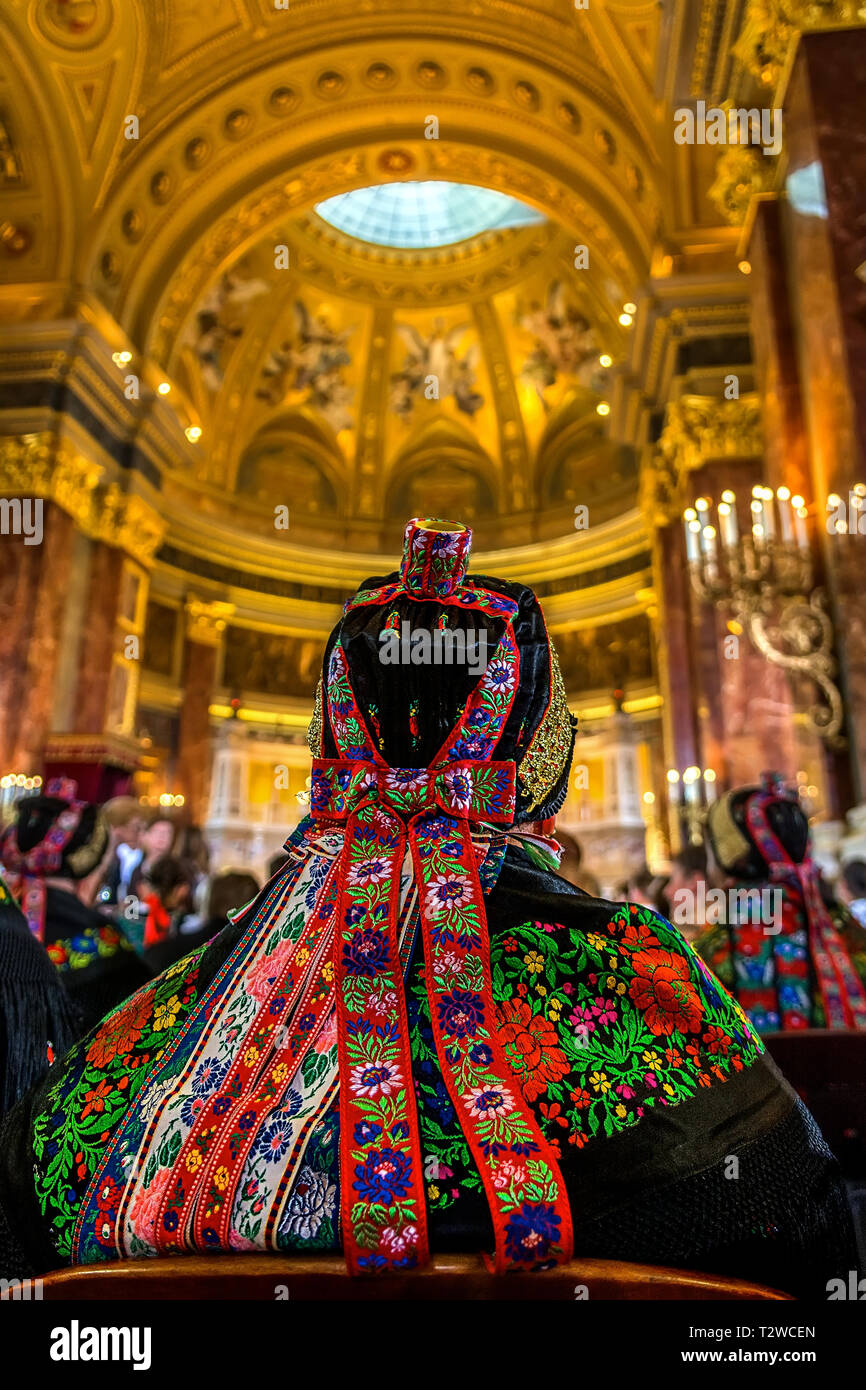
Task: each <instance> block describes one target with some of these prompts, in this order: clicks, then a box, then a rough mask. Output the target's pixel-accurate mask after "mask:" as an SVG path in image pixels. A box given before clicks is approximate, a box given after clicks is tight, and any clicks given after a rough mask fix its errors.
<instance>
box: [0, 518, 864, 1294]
mask: <svg viewBox="0 0 866 1390" xmlns="http://www.w3.org/2000/svg"><path fill="white" fill-rule="evenodd" d="M470 539H471V533H470V532H469V531H468V530H467V529H466V528H464V527H461V526H457V525H448V524H446V523H440V522H431V521H425V522H418V521H415V522H410V523H409V525H408V527H407V530H406V536H405V542H404V555H403V562H402V565H401V569H400V571H399V572H398V573H395V574H392V575H388V576H385V577H384V578H382V579H374V580H370V581H368V582H367V583H366V584H365V585H364V586H363V587H362V589H361V590H360V591H359V592H358V593H357V594H356V595H355V596H354V598H352V599H351V600H350V601H349V602H348V603H347V605H346V608H345V611H344V615H343V618H342V620H341V622H340V623H339V624H338V626H337V628H336V629H335V631H334V633H333V634H332V636H331V638H330V640H329V642H328V646H327V648H326V652H325V659H324V666H323V678H322V681H321V683H320V687H319V694H318V697H317V704H316V711H315V714H314V719H313V724H312V725H311V730H310V743H311V748H312V751H313V754H314V759H313V768H312V778H311V793H310V815H309V816H308V817H307V818H306V819H305V820H304V821H303V822H302V824H301V825H300V826H299V828H298V830H297V831H296V833H295V834H294V835H293V836H292V837H291V839H290V840H289V841H288V843H287V846H286V848H287V850H288V853H289V858H288V861H287V863H286V865H285V866H284V868H283V869H281V870H280V872H279V873H278V874H277V875H276V877H275V878H274V879H273V880H272V881H271V883H270V884H268V885H267V887H266V888H265V889H264V890H263V891H262V893H261V894H260V895H259V897H258V898H257V899H256V900H255V901H254V902H253V903H252V904H250V905H249V906H248V907H247V908H246V909H244V910H243V911H242V912H241V913H240V914H238V915H237V916H236V917H235V920H234V921H233V922H231V923H230V924H229V926H227V927H226V928H225V930H224V931H223V932H222V933H220V935H219V937H217V938H216V940H215V941H214V942H212V943H210V944H209V945H207V946H205V947H203V948H202V949H200V950H198V951H196V952H194V953H193V954H192V955H191V956H189V957H187V958H186V959H184V960H183V961H181V962H179V963H178V964H177V965H175V966H173V967H172V968H171V969H170V970H169V971H167V972H166V974H165V975H163V976H161V977H160V978H159V979H157V980H156V981H154V982H153V983H152V984H151V985H149V986H148V987H146V988H145V989H143V990H141V991H139V993H138V994H137V995H135V996H134V997H133V999H132V1000H130V1001H129V1002H128V1003H127V1004H126V1005H124V1006H122V1007H121V1008H120V1009H119V1010H117V1011H116V1012H115V1013H114V1014H112V1015H110V1016H109V1017H108V1018H107V1019H106V1020H105V1021H104V1023H103V1024H102V1025H101V1027H100V1028H97V1029H96V1030H95V1031H94V1032H93V1033H91V1035H90V1036H89V1037H88V1038H87V1039H85V1040H84V1042H82V1043H81V1044H79V1045H78V1046H77V1047H75V1048H73V1050H72V1051H71V1052H70V1053H69V1054H68V1056H67V1057H66V1058H65V1059H64V1060H63V1062H62V1063H59V1064H58V1065H57V1066H56V1067H55V1068H54V1069H53V1072H52V1074H51V1075H49V1077H48V1079H47V1080H46V1082H45V1083H43V1085H42V1087H41V1088H40V1089H38V1090H37V1091H35V1092H34V1093H33V1094H32V1095H31V1096H30V1097H28V1098H27V1101H26V1102H24V1103H23V1104H22V1105H20V1106H18V1107H17V1108H16V1110H15V1111H13V1112H12V1114H11V1115H10V1116H9V1117H8V1120H7V1122H6V1125H5V1127H4V1129H3V1131H2V1132H0V1208H2V1213H3V1216H2V1220H0V1252H2V1249H3V1242H4V1241H5V1247H6V1251H7V1254H6V1256H5V1260H6V1264H7V1266H8V1270H7V1269H3V1270H2V1271H0V1272H2V1273H4V1274H6V1273H7V1272H12V1273H14V1272H16V1270H15V1269H12V1266H13V1265H16V1266H17V1267H18V1269H19V1270H24V1269H25V1268H30V1269H34V1270H35V1269H40V1268H42V1269H44V1268H48V1267H49V1266H51V1265H56V1264H58V1263H62V1262H64V1261H67V1262H77V1263H86V1262H93V1261H99V1260H111V1259H117V1258H119V1257H124V1256H159V1255H160V1254H163V1253H175V1252H184V1251H251V1252H252V1251H261V1250H282V1251H303V1250H306V1251H310V1250H337V1249H341V1248H342V1249H343V1250H344V1252H345V1256H346V1260H347V1264H348V1267H349V1269H350V1271H351V1272H352V1273H354V1274H356V1275H359V1276H363V1277H376V1276H381V1275H384V1274H387V1273H388V1272H391V1271H395V1270H396V1271H403V1270H412V1269H418V1268H421V1267H423V1265H424V1264H425V1262H426V1261H427V1260H428V1259H429V1256H430V1253H431V1252H432V1251H437V1250H455V1249H463V1250H466V1249H469V1250H471V1249H477V1250H480V1251H482V1252H484V1254H485V1257H486V1258H487V1260H488V1264H489V1267H490V1268H492V1269H493V1270H495V1271H496V1272H498V1273H501V1274H504V1275H507V1274H508V1273H509V1272H510V1271H531V1272H532V1273H533V1274H534V1275H536V1277H538V1278H543V1277H544V1271H545V1270H546V1269H548V1268H550V1267H552V1266H553V1265H555V1264H557V1263H559V1262H563V1261H567V1260H568V1259H570V1258H571V1256H572V1253H573V1252H575V1251H576V1252H578V1253H585V1254H587V1255H589V1254H592V1255H608V1256H611V1257H619V1258H626V1259H628V1258H631V1259H643V1260H647V1261H654V1262H656V1263H668V1264H671V1263H674V1264H675V1263H680V1264H686V1265H692V1266H694V1267H703V1268H708V1269H710V1268H718V1269H733V1272H743V1270H744V1269H745V1270H746V1272H748V1273H749V1274H750V1275H751V1276H752V1277H761V1275H762V1274H763V1275H765V1276H766V1277H767V1278H768V1280H769V1282H776V1283H780V1282H784V1281H785V1280H787V1281H788V1283H789V1284H791V1283H798V1282H802V1283H806V1282H807V1281H808V1280H809V1278H810V1277H812V1276H813V1275H814V1274H815V1271H816V1270H820V1269H822V1268H824V1267H825V1266H829V1265H833V1266H834V1267H835V1263H836V1260H837V1258H838V1259H843V1258H848V1255H847V1246H846V1241H847V1226H846V1218H845V1213H844V1202H843V1198H842V1194H841V1188H840V1186H839V1184H838V1180H837V1179H836V1177H835V1167H834V1161H833V1159H832V1156H831V1155H830V1154H829V1152H828V1150H827V1149H826V1146H825V1145H824V1144H823V1141H822V1140H821V1138H820V1135H819V1134H817V1132H816V1131H815V1129H814V1125H813V1124H812V1122H811V1119H810V1117H809V1116H808V1113H807V1112H806V1111H805V1110H804V1109H803V1107H802V1106H801V1105H800V1103H799V1102H798V1101H797V1099H796V1097H795V1096H794V1095H793V1094H792V1092H791V1091H790V1089H789V1088H788V1087H787V1086H786V1084H785V1083H784V1082H783V1081H782V1079H781V1078H780V1077H779V1074H778V1072H777V1071H776V1069H775V1068H774V1066H773V1064H772V1062H771V1061H770V1060H769V1059H768V1058H767V1057H766V1056H765V1054H764V1052H763V1047H762V1044H761V1042H760V1040H759V1038H758V1037H757V1036H756V1035H755V1034H754V1033H753V1032H752V1030H751V1029H750V1027H749V1025H748V1023H747V1021H746V1019H745V1017H744V1015H743V1013H742V1012H741V1010H740V1008H739V1007H738V1005H737V1004H736V1003H735V1001H734V1000H733V999H732V998H731V997H730V995H728V993H727V992H726V991H725V990H724V989H723V988H722V987H721V986H720V985H719V984H718V982H717V981H715V980H714V978H713V977H712V976H711V975H710V974H709V972H708V971H707V970H706V968H705V967H704V966H703V964H702V963H701V962H700V960H699V959H698V958H697V957H696V956H695V954H694V953H693V952H692V951H691V950H690V949H689V948H688V946H686V944H685V943H684V941H683V940H682V938H681V937H680V936H679V934H678V933H677V932H676V930H675V929H674V928H673V927H671V926H670V925H669V924H668V923H667V922H665V921H664V920H663V919H662V918H660V917H658V916H657V915H656V914H654V913H653V912H651V911H649V910H648V909H644V908H637V907H634V906H631V907H630V906H628V905H623V904H619V905H614V904H610V903H604V902H599V901H596V900H594V899H590V898H588V897H586V896H585V895H584V894H582V893H580V892H579V891H578V890H575V889H573V888H571V886H570V885H569V884H567V883H566V882H565V881H564V880H562V879H560V878H559V877H558V875H557V874H556V872H555V869H556V865H557V863H558V847H557V846H556V844H555V841H553V840H551V839H550V838H549V836H548V835H547V834H546V833H545V832H546V831H547V830H548V829H549V824H550V820H551V818H552V816H553V815H554V814H555V812H556V811H557V810H558V809H559V807H560V806H561V804H562V802H563V800H564V798H565V795H566V791H567V786H568V775H569V767H570V762H571V756H572V751H573V744H574V737H575V727H574V720H573V718H572V716H571V714H570V713H569V710H568V704H567V701H566V698H565V691H564V688H563V685H562V677H561V675H560V673H559V667H558V664H557V661H556V654H555V651H554V649H553V647H552V645H551V643H550V641H549V637H548V634H547V629H546V626H545V623H544V618H543V615H542V613H541V609H540V607H539V605H538V602H537V599H536V598H535V595H534V594H532V592H531V591H530V590H528V589H525V588H523V587H522V586H519V585H516V584H510V583H506V582H503V581H499V580H495V579H490V578H487V577H482V576H473V575H470V574H468V573H467V561H468V556H469V547H470ZM395 634H398V635H399V641H398V643H397V645H398V646H399V647H400V648H401V650H402V654H403V657H404V659H403V661H402V662H400V663H399V664H393V663H392V662H390V661H388V660H383V659H382V654H383V652H384V650H385V648H386V646H388V645H390V646H391V647H392V650H393V644H392V643H391V638H393V637H394V635H395ZM407 635H408V640H407ZM434 637H435V638H436V639H437V643H438V646H437V643H434V642H433V641H432V640H431V639H432V638H434ZM437 650H439V652H440V654H442V653H445V656H444V659H443V660H442V661H438V662H437V661H435V658H434V661H433V663H432V664H431V662H430V660H429V654H430V652H431V651H432V652H434V653H435V652H436V651H437ZM449 651H450V653H451V660H450V661H449V659H448V656H447V653H448V652H449ZM470 651H472V652H474V653H476V654H477V653H478V652H483V653H484V654H485V660H484V662H483V669H482V670H480V671H479V669H478V668H477V667H476V668H475V669H473V666H472V664H470V663H469V662H468V661H466V660H462V661H461V660H460V659H457V660H454V655H455V653H456V654H458V658H459V653H461V652H462V653H464V655H465V654H467V653H469V652H470ZM545 822H547V823H548V824H545ZM741 1150H742V1151H743V1152H746V1151H748V1153H749V1158H750V1166H749V1174H748V1175H747V1177H746V1178H744V1180H742V1181H741V1182H740V1183H738V1184H734V1185H731V1184H726V1183H725V1182H724V1162H725V1158H726V1156H727V1155H730V1154H731V1153H735V1152H739V1151H741ZM732 1186H733V1187H736V1188H737V1192H736V1193H733V1194H732V1193H731V1191H730V1189H731V1187H732ZM744 1260H747V1261H748V1263H747V1264H745V1265H744V1264H743V1261H744ZM846 1267H847V1266H846Z"/></svg>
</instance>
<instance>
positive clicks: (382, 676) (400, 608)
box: [322, 574, 574, 823]
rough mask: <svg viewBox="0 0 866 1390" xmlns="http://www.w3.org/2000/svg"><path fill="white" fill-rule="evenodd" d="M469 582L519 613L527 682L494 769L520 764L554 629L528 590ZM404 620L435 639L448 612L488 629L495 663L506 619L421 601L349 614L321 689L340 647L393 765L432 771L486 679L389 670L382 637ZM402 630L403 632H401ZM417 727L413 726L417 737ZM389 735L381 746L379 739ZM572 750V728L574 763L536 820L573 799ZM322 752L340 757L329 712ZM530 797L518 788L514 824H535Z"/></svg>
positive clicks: (410, 668)
mask: <svg viewBox="0 0 866 1390" xmlns="http://www.w3.org/2000/svg"><path fill="white" fill-rule="evenodd" d="M397 577H398V576H397V574H390V575H386V576H384V577H377V578H371V579H367V580H365V581H364V583H363V584H362V585H361V586H360V587H361V589H362V590H367V589H378V588H381V587H383V586H384V585H386V584H390V583H393V582H394V580H395V579H397ZM466 583H467V584H475V585H478V586H480V587H481V588H484V589H488V590H490V591H492V592H494V593H497V594H502V595H504V596H505V597H506V598H509V599H511V600H512V601H513V602H515V603H516V604H517V606H518V611H517V614H516V615H515V618H514V635H515V638H516V641H517V646H518V650H519V653H520V678H519V684H518V689H517V692H516V695H515V698H514V703H513V705H512V708H511V712H510V714H509V716H508V719H507V721H506V724H505V728H504V729H503V731H502V735H501V737H500V739H499V742H498V744H497V746H496V748H495V749H494V750H493V753H492V754H491V758H492V759H493V760H495V761H500V760H501V761H511V760H513V761H515V762H517V763H518V764H519V762H520V758H521V756H522V754H523V753H524V752H525V751H526V749H527V747H528V746H529V743H530V742H531V740H532V737H533V735H534V733H535V732H536V730H537V728H538V726H539V724H540V723H541V720H542V718H543V716H544V714H545V711H546V709H547V706H548V702H549V700H550V695H551V690H550V654H549V645H548V636H547V629H546V626H545V622H544V616H543V614H542V611H541V608H540V606H539V603H538V600H537V598H536V597H535V594H534V593H533V592H532V590H531V589H528V588H526V587H525V585H522V584H510V583H508V582H507V581H505V580H502V579H492V578H490V577H489V576H487V575H478V574H474V575H469V576H467V579H466ZM395 612H396V614H397V615H398V619H399V622H400V624H402V623H403V622H404V621H405V622H407V623H408V624H409V628H410V632H416V631H421V630H423V631H426V632H430V633H432V632H433V631H435V629H436V627H437V624H438V620H439V617H440V614H442V613H445V614H447V618H448V625H449V626H450V627H451V628H452V630H455V629H457V628H460V629H462V630H463V631H464V632H466V631H467V630H473V631H475V632H477V633H481V632H482V631H483V632H484V633H485V635H486V637H487V645H486V652H487V657H488V660H490V661H492V660H493V658H494V656H495V651H496V646H497V644H498V642H499V639H500V637H501V636H502V633H503V631H504V630H505V625H506V623H505V619H504V618H502V617H495V616H490V615H488V614H485V613H481V612H479V611H478V610H477V609H474V608H465V609H463V608H460V607H459V606H457V605H454V604H445V603H439V602H437V601H436V600H435V599H427V598H425V599H423V600H418V599H414V598H412V597H411V596H410V595H408V594H399V595H398V596H397V597H396V598H395V599H393V600H392V601H390V602H389V603H386V604H378V605H372V604H369V605H364V606H363V607H360V608H355V609H353V610H352V611H351V612H350V613H349V614H347V615H346V616H345V617H344V618H343V619H342V620H341V622H340V623H338V625H337V627H336V628H335V629H334V631H333V632H332V634H331V636H330V638H329V640H328V645H327V648H326V650H325V660H324V676H323V683H324V687H325V690H327V681H328V674H327V673H328V664H329V661H330V657H331V653H332V651H333V649H334V646H335V644H336V642H337V641H338V640H339V641H341V643H342V647H343V651H344V652H345V654H346V659H347V661H348V665H349V675H350V679H351V682H352V688H353V690H354V692H355V695H356V697H357V700H358V704H359V706H360V708H361V711H362V713H363V714H364V716H365V718H366V723H367V728H368V732H369V733H370V736H371V738H372V739H373V741H374V743H375V744H376V746H377V747H380V751H381V753H382V756H383V757H384V758H385V761H386V762H388V763H389V764H390V765H391V766H392V767H427V766H429V764H430V762H431V761H432V760H433V758H434V757H435V756H436V754H437V753H438V751H439V749H440V748H441V746H442V744H443V743H444V742H445V740H446V738H447V737H448V735H449V734H450V733H451V730H452V729H453V728H454V725H455V724H456V722H457V720H458V718H459V716H460V713H461V711H462V709H463V707H464V705H465V703H466V701H467V699H468V697H469V695H470V694H471V692H472V690H473V689H474V687H475V686H476V685H477V683H478V681H479V679H480V672H479V671H478V670H477V669H476V670H475V671H474V672H473V670H472V669H471V665H470V664H468V663H467V664H466V665H462V664H454V665H445V664H442V665H429V664H424V665H412V664H404V663H401V664H399V665H390V664H387V663H384V662H382V661H381V660H380V655H381V650H382V648H381V644H380V641H379V635H380V633H381V632H382V631H383V629H384V628H385V622H386V619H387V618H388V616H389V615H390V614H393V613H395ZM397 630H398V632H399V631H401V630H402V629H401V628H398V629H397ZM412 724H414V725H415V731H414V732H413V728H412ZM380 735H381V739H382V742H381V746H380V745H379V736H380ZM573 749H574V730H573V731H572V738H571V745H570V747H569V749H568V753H567V757H565V758H564V759H563V768H562V772H561V774H560V776H559V777H558V779H557V781H556V785H555V786H554V787H553V788H552V790H551V792H550V794H549V796H548V797H547V799H546V801H545V802H544V804H543V805H541V806H538V807H535V808H534V809H533V811H532V815H531V818H532V819H533V820H543V819H545V818H546V817H547V816H550V815H553V814H554V813H555V812H556V811H557V810H558V809H559V807H560V806H561V805H562V802H563V801H564V799H565V795H566V792H567V789H568V772H569V768H570V765H571V755H572V752H573ZM322 752H323V756H324V757H326V758H334V757H336V756H337V745H336V741H335V739H334V735H333V731H332V729H331V726H330V722H329V720H328V715H327V709H325V710H324V711H323V735H322ZM530 804H531V801H530V798H529V797H528V796H527V795H526V793H525V792H523V791H522V790H521V788H520V782H519V780H518V798H517V811H516V816H515V823H520V822H521V821H524V820H527V819H529V818H530V817H529V806H530Z"/></svg>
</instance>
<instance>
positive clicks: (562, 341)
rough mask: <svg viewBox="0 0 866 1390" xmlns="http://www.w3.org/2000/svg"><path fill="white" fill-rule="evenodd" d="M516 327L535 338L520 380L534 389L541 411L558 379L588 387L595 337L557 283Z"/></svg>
mask: <svg viewBox="0 0 866 1390" xmlns="http://www.w3.org/2000/svg"><path fill="white" fill-rule="evenodd" d="M519 323H520V326H521V328H524V329H526V331H527V332H528V333H531V334H532V336H533V337H534V338H535V347H534V348H533V350H532V351H531V352H530V354H529V356H528V357H527V359H526V361H525V363H524V364H523V370H522V372H521V376H522V377H523V379H524V381H527V382H529V383H530V384H531V385H532V386H534V387H535V391H536V394H537V396H538V399H539V400H540V401H541V404H542V405H543V406H544V409H545V410H549V409H550V406H549V403H548V401H547V400H546V398H545V392H546V390H547V388H548V387H549V386H553V385H554V383H555V382H556V380H557V378H558V377H559V376H561V375H569V376H573V377H575V378H576V379H577V380H578V381H580V383H581V385H590V384H591V377H592V374H593V372H594V364H592V363H591V361H590V359H591V358H593V357H594V355H595V351H596V342H595V334H594V332H593V329H592V326H591V325H590V322H589V320H588V319H587V318H586V316H585V315H584V314H582V313H581V312H580V310H579V309H577V308H576V307H575V306H574V305H573V304H571V303H570V302H569V300H568V296H567V294H566V290H565V287H564V285H563V284H562V282H561V281H560V280H554V281H553V283H552V284H551V285H550V287H549V289H548V291H547V300H546V303H545V304H544V306H543V307H542V306H541V305H539V304H534V305H533V306H532V308H531V310H530V311H529V312H528V313H524V314H522V315H521V316H520V318H519ZM587 374H589V379H587Z"/></svg>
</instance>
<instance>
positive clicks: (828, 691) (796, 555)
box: [683, 484, 844, 748]
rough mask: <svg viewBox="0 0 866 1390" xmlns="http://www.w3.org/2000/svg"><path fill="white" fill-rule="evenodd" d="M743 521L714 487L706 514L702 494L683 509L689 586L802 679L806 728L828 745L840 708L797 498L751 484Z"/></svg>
mask: <svg viewBox="0 0 866 1390" xmlns="http://www.w3.org/2000/svg"><path fill="white" fill-rule="evenodd" d="M750 516H751V527H750V529H748V530H746V531H745V532H744V533H742V534H741V533H740V530H739V525H738V518H737V499H736V494H735V493H733V492H731V491H730V490H728V491H725V492H723V493H722V495H721V498H720V500H719V503H718V507H717V508H716V510H715V518H714V517H713V503H712V501H711V499H710V498H707V497H699V498H698V499H697V501H696V502H695V503H694V505H693V506H691V507H687V508H686V510H685V512H684V513H683V521H684V524H685V528H686V555H687V558H688V567H689V576H690V579H691V584H692V588H693V590H694V592H695V593H696V594H697V596H698V598H699V599H701V600H702V601H703V602H705V603H712V604H714V605H715V607H717V608H719V609H721V610H724V611H727V612H729V613H731V614H732V615H733V616H734V617H735V618H736V620H737V622H738V623H739V624H740V626H741V627H742V629H743V631H744V632H745V633H746V634H747V636H748V638H749V641H750V642H751V643H752V645H753V646H754V647H755V648H756V650H757V651H759V652H760V653H761V655H762V656H763V657H765V658H766V660H767V661H770V662H772V664H773V665H774V666H779V667H781V668H782V669H783V670H785V671H787V672H789V673H790V674H792V675H798V676H802V677H805V678H807V679H808V680H809V681H811V682H812V684H813V685H814V686H815V688H816V692H817V694H816V699H815V700H814V702H813V703H812V704H811V705H810V707H809V709H808V710H807V711H806V718H807V720H808V722H809V725H810V727H811V728H812V729H813V730H814V731H815V732H816V733H817V734H819V735H820V737H821V738H822V739H824V740H825V741H826V742H827V743H828V744H829V745H830V746H831V747H834V748H838V747H841V746H842V744H843V739H842V737H841V730H842V724H843V719H844V709H843V704H842V696H841V693H840V691H839V688H838V686H837V685H836V682H835V679H834V677H835V675H836V670H837V666H836V660H835V657H834V655H833V625H832V622H831V620H830V616H829V613H828V604H827V596H826V594H825V593H824V591H823V589H820V588H816V587H815V586H814V574H813V569H812V555H811V551H810V549H809V538H808V533H807V531H806V517H807V516H808V512H807V509H806V506H805V503H804V501H803V498H802V497H798V496H794V497H792V496H791V493H790V490H789V489H788V488H786V487H780V488H777V489H776V491H775V492H773V489H772V488H769V487H764V486H762V485H761V484H756V485H755V486H754V487H753V488H752V497H751V502H750Z"/></svg>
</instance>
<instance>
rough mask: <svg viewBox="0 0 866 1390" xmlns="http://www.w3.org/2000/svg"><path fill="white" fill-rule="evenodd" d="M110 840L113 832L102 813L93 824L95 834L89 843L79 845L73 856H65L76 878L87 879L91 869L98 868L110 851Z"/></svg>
mask: <svg viewBox="0 0 866 1390" xmlns="http://www.w3.org/2000/svg"><path fill="white" fill-rule="evenodd" d="M110 838H111V831H110V830H109V828H108V821H107V820H106V819H105V816H104V815H103V814H102V812H101V811H100V812H99V813H98V814H97V817H96V820H95V821H94V823H93V834H92V835H91V837H90V839H89V840H88V841H87V843H86V844H84V845H79V846H78V849H74V850H73V851H72V853H71V854H67V855H65V856H64V858H65V859H66V862H67V864H68V865H69V867H70V869H71V870H72V872H73V874H75V876H76V878H86V877H87V875H88V874H89V873H90V871H91V869H95V868H96V866H97V864H98V863H99V861H100V859H101V858H102V856H103V854H104V853H105V851H106V850H107V849H108V841H109V839H110Z"/></svg>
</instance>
